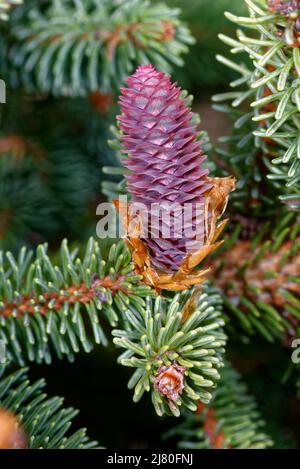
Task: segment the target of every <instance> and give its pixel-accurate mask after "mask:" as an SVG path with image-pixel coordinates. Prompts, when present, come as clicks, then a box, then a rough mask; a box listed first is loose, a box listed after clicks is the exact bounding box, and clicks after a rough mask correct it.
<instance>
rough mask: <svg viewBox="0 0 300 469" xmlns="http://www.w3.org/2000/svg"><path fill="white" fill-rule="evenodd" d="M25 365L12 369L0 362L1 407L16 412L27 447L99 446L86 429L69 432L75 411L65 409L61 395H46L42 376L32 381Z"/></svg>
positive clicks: (89, 447)
mask: <svg viewBox="0 0 300 469" xmlns="http://www.w3.org/2000/svg"><path fill="white" fill-rule="evenodd" d="M27 372H28V370H27V368H21V369H19V370H17V371H11V370H10V368H9V366H7V365H5V366H4V365H0V408H1V409H5V410H9V411H11V412H13V413H14V414H16V416H17V418H18V420H19V422H20V424H21V425H22V427H23V429H24V431H25V436H26V438H27V439H28V442H27V445H26V447H28V448H29V449H91V448H98V447H99V445H98V443H97V442H96V441H92V440H90V439H89V438H88V437H87V435H86V429H84V428H83V429H80V430H78V431H76V432H75V433H70V431H69V429H70V427H71V425H72V420H73V419H74V417H75V416H76V415H77V414H78V411H77V410H75V409H73V408H64V407H63V399H62V398H60V397H52V398H48V397H47V394H45V392H44V388H45V381H44V380H43V379H41V380H39V381H37V382H35V383H33V384H31V383H30V381H29V379H28V375H27Z"/></svg>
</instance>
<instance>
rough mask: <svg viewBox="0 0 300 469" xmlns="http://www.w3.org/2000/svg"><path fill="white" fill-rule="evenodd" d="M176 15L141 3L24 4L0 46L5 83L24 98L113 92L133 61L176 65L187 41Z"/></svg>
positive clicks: (60, 0)
mask: <svg viewBox="0 0 300 469" xmlns="http://www.w3.org/2000/svg"><path fill="white" fill-rule="evenodd" d="M178 14H179V10H178V9H174V8H172V9H171V8H168V7H167V6H165V5H164V4H157V5H153V4H151V3H150V2H149V1H147V0H143V1H141V0H125V1H124V0H87V1H82V0H55V1H53V2H49V1H44V2H41V4H40V5H38V4H37V2H29V3H28V4H25V5H24V7H23V8H22V9H18V12H16V15H15V16H14V20H15V21H13V23H12V26H11V28H10V34H9V37H8V38H7V42H6V44H5V49H6V52H5V55H6V56H7V60H8V64H7V67H8V71H9V73H8V79H9V80H10V82H11V83H12V85H14V86H18V85H19V84H22V85H23V86H25V88H26V89H27V90H28V91H30V92H34V91H39V92H46V93H49V92H51V93H53V94H54V95H55V96H82V95H83V96H84V95H85V94H86V93H88V92H90V91H97V90H102V91H105V92H108V91H111V89H112V88H114V89H116V88H119V86H120V84H122V83H123V81H124V79H125V78H126V76H127V75H128V74H130V73H131V72H132V71H133V70H134V68H135V67H136V66H137V65H138V64H139V63H149V62H153V63H155V64H157V66H159V67H162V68H163V69H168V68H169V64H170V63H171V64H177V65H182V64H183V62H182V59H181V57H180V56H181V55H182V53H184V52H187V50H188V48H187V45H188V44H191V43H192V42H193V40H192V38H191V35H190V33H189V31H188V29H187V28H186V27H185V26H184V25H183V24H182V23H181V21H179V19H178ZM0 70H1V69H0ZM10 72H11V73H10Z"/></svg>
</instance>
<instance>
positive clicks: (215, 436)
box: [165, 363, 273, 449]
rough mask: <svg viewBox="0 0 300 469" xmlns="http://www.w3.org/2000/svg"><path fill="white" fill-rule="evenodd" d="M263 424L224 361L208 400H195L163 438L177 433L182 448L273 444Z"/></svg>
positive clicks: (232, 447)
mask: <svg viewBox="0 0 300 469" xmlns="http://www.w3.org/2000/svg"><path fill="white" fill-rule="evenodd" d="M264 425H265V423H264V421H263V420H262V418H261V415H260V413H259V412H258V410H257V405H256V402H255V399H254V398H253V397H252V396H251V395H250V394H249V391H248V389H247V386H246V385H245V384H244V383H243V381H242V380H241V376H240V374H239V373H238V372H237V371H235V370H234V369H233V368H232V366H231V365H230V364H229V363H226V365H225V367H224V368H223V369H222V371H221V381H220V383H219V385H218V388H217V390H216V391H215V392H214V396H213V400H212V402H211V403H210V404H209V405H203V404H202V403H201V402H199V403H198V408H197V411H196V412H194V413H191V412H186V414H185V420H184V422H183V423H182V424H180V425H178V426H177V427H175V428H174V429H172V430H171V431H169V432H168V433H167V434H166V435H165V438H167V437H171V436H174V435H178V436H179V437H180V442H179V444H178V446H179V448H185V449H225V448H227V449H228V448H230V449H263V448H268V447H270V446H272V444H273V442H272V439H271V438H270V437H269V436H268V435H266V434H265V433H264V431H263V427H264Z"/></svg>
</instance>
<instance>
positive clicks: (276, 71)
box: [215, 0, 300, 209]
mask: <svg viewBox="0 0 300 469" xmlns="http://www.w3.org/2000/svg"><path fill="white" fill-rule="evenodd" d="M245 3H246V4H247V6H248V10H249V13H250V16H249V17H238V16H235V15H233V14H231V13H226V16H227V18H228V19H229V20H231V21H233V22H234V23H236V24H238V25H239V27H240V28H241V29H239V30H238V31H237V39H232V38H231V37H228V36H226V35H223V34H221V35H220V39H221V40H222V41H223V42H225V44H227V45H228V46H229V47H231V53H232V54H233V55H236V54H240V53H242V54H244V56H245V55H246V56H248V58H249V59H250V64H248V63H247V64H245V62H244V61H243V62H238V61H236V60H231V59H228V58H226V57H224V56H218V57H217V58H218V60H219V61H220V62H222V63H223V64H224V65H226V66H227V67H229V68H231V69H233V70H234V71H236V72H237V73H238V74H239V78H237V79H236V80H234V81H233V82H232V83H231V87H232V89H233V91H232V92H229V93H225V94H223V95H218V96H217V97H216V98H215V99H216V100H218V101H223V100H229V101H231V105H232V107H233V108H238V107H240V106H246V108H245V107H244V109H246V110H244V115H243V117H241V118H239V123H240V125H244V124H246V123H250V122H251V121H252V123H254V125H253V127H252V129H253V130H252V133H253V135H254V136H255V144H256V146H257V148H260V149H261V162H262V165H263V166H264V168H263V169H262V173H263V176H264V177H267V178H268V179H269V180H270V181H271V182H272V183H273V184H274V187H275V188H276V191H277V194H278V196H279V198H280V199H281V200H282V201H283V202H284V203H287V204H288V205H289V206H290V207H292V208H296V209H297V207H298V206H299V195H300V184H299V168H300V166H299V165H300V162H299V142H298V139H299V122H298V118H297V113H298V112H299V99H298V94H299V83H298V82H299V73H300V67H299V57H298V55H299V50H300V49H299V47H298V46H299V44H298V45H297V44H296V43H295V42H293V41H294V40H295V38H294V28H296V23H297V20H298V3H297V2H293V3H294V4H295V5H296V4H297V7H296V9H295V8H294V10H293V12H292V13H291V16H289V14H288V16H286V14H283V11H277V10H276V11H275V10H274V8H272V7H271V6H269V8H268V5H267V3H265V4H262V3H261V2H259V3H258V2H257V1H255V0H254V1H252V0H245ZM270 5H271V4H270ZM291 27H292V31H291ZM247 29H249V33H250V34H248V31H247ZM291 34H292V42H291ZM239 123H238V121H237V122H236V126H238V125H239Z"/></svg>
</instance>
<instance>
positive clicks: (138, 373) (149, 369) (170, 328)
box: [113, 288, 226, 416]
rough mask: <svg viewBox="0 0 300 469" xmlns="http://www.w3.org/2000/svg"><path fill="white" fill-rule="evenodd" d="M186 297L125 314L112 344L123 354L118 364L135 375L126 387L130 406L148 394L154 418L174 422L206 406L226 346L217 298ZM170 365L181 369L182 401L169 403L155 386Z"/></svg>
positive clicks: (207, 295)
mask: <svg viewBox="0 0 300 469" xmlns="http://www.w3.org/2000/svg"><path fill="white" fill-rule="evenodd" d="M189 296H190V295H189V293H188V292H187V293H186V294H182V295H176V296H175V297H174V298H173V299H170V300H166V299H162V298H161V297H157V298H156V299H155V300H151V299H150V298H149V299H148V302H147V306H146V308H145V309H144V310H143V311H127V313H126V322H125V325H124V328H123V329H119V330H114V331H113V335H114V336H115V337H116V338H115V339H114V343H115V344H116V345H117V346H118V347H122V348H124V349H125V352H124V353H123V354H122V355H121V356H120V358H119V362H120V363H121V364H122V365H124V366H129V367H133V368H135V369H136V370H135V372H134V374H133V375H132V377H131V379H130V381H129V383H128V387H129V388H130V389H131V388H134V398H133V399H134V401H135V402H137V401H139V400H140V398H141V397H142V395H143V393H144V392H145V391H146V392H149V391H150V390H151V392H152V402H153V404H154V407H155V410H156V412H157V413H158V415H162V414H164V413H167V414H170V413H172V414H173V415H175V416H179V415H180V409H181V408H186V407H187V408H189V409H191V410H193V411H195V410H196V409H197V405H196V401H197V400H199V399H200V400H201V401H202V402H205V403H208V402H209V401H210V399H211V393H210V390H211V388H213V387H215V385H216V380H218V379H219V378H220V376H219V371H218V369H219V368H220V367H221V366H222V365H223V363H222V353H223V352H224V346H225V343H226V335H225V334H224V331H223V330H222V326H223V325H224V320H223V318H222V302H221V299H220V296H219V295H218V293H217V292H216V291H214V290H213V289H210V288H206V291H205V292H203V293H202V294H200V293H196V294H195V293H194V296H192V297H191V298H189ZM174 364H176V365H179V366H181V367H183V373H184V386H183V393H182V395H179V396H176V399H171V398H169V397H168V395H167V396H166V395H164V394H162V393H161V392H160V391H159V386H158V385H157V381H156V380H157V377H158V376H159V370H161V369H162V367H165V368H167V367H172V365H174ZM170 381H171V385H172V379H171V378H170ZM155 383H156V385H155Z"/></svg>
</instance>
